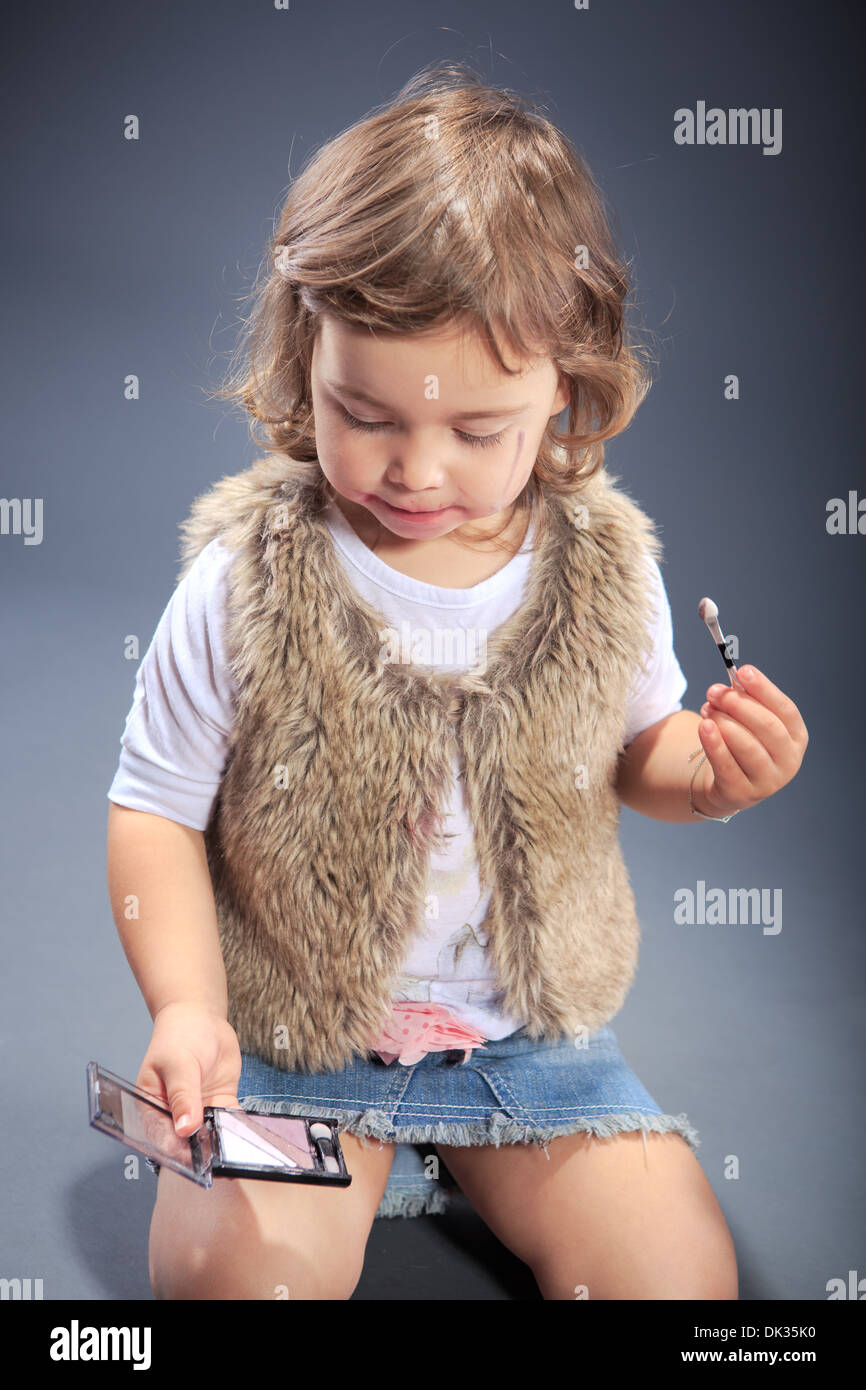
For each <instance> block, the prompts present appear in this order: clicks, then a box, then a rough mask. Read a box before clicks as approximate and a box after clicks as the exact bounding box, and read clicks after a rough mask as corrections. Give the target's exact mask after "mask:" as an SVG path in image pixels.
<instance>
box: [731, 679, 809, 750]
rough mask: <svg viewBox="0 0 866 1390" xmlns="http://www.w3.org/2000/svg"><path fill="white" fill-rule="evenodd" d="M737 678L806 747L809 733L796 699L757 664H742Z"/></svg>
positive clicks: (796, 740) (801, 746) (801, 745)
mask: <svg viewBox="0 0 866 1390" xmlns="http://www.w3.org/2000/svg"><path fill="white" fill-rule="evenodd" d="M737 680H739V681H741V682H742V684H743V685H744V686H745V688H746V691H747V693H748V694H749V695H751V696H753V698H754V699H756V700H760V702H761V704H762V705H766V707H767V709H770V710H772V711H773V713H774V714H775V715H776V716H777V717H778V718H779V719H781V721H782V723H783V724H784V726H785V728H786V729H787V730H788V733H789V734H790V735H791V738H792V739H793V740H794V742H795V743H796V744H797V746H798V747H800V748H805V746H806V744H807V743H808V742H809V734H808V730H807V729H806V725H805V724H804V722H803V716H802V715H801V713H800V711H799V710H798V708H797V706H796V705H795V704H794V701H793V700H792V699H791V698H790V697H789V696H788V695H786V694H785V692H784V691H783V690H780V689H779V687H778V686H777V685H774V684H773V682H772V681H771V680H769V679H768V678H767V677H766V676H765V675H764V673H763V672H762V671H759V670H758V668H757V667H756V666H741V667H740V668H739V670H738V671H737Z"/></svg>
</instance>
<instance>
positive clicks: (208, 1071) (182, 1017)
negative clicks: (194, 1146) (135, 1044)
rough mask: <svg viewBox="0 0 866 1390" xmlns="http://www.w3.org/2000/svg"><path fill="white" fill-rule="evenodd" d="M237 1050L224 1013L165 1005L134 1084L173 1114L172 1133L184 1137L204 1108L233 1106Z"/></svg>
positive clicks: (200, 1118) (238, 1060) (199, 1121)
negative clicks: (207, 1106) (173, 1131)
mask: <svg viewBox="0 0 866 1390" xmlns="http://www.w3.org/2000/svg"><path fill="white" fill-rule="evenodd" d="M240 1075H241V1049H240V1044H239V1043H238V1039H237V1034H236V1033H235V1030H234V1028H232V1026H231V1024H230V1023H229V1022H228V1021H227V1020H226V1019H225V1018H224V1017H223V1015H222V1014H220V1013H217V1012H215V1010H213V1009H211V1008H208V1006H207V1005H206V1004H198V1003H189V1004H186V1003H175V1004H166V1005H165V1007H164V1008H162V1009H160V1010H159V1012H158V1013H157V1015H156V1017H155V1018H154V1020H153V1035H152V1037H151V1040H150V1046H149V1047H148V1049H147V1052H146V1053H145V1057H144V1061H143V1062H142V1064H141V1070H140V1071H139V1073H138V1076H137V1078H136V1083H135V1084H136V1085H137V1086H138V1087H140V1088H141V1090H143V1091H148V1092H149V1093H150V1094H151V1095H154V1096H156V1097H157V1098H158V1099H160V1100H161V1101H162V1103H163V1105H165V1106H167V1108H168V1109H169V1110H170V1111H171V1113H172V1117H173V1119H174V1128H175V1133H176V1134H180V1135H182V1136H183V1137H184V1138H187V1137H188V1136H189V1135H190V1134H193V1133H195V1131H196V1130H197V1129H198V1128H199V1127H200V1126H201V1125H202V1124H203V1123H204V1109H203V1107H204V1106H205V1105H226V1106H231V1107H234V1108H237V1106H238V1104H239V1102H238V1096H237V1086H238V1082H239V1080H240Z"/></svg>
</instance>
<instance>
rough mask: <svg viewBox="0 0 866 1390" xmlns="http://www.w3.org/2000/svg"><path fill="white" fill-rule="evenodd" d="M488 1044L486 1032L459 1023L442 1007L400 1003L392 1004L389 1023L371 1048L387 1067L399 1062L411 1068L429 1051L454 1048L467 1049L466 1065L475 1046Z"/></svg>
mask: <svg viewBox="0 0 866 1390" xmlns="http://www.w3.org/2000/svg"><path fill="white" fill-rule="evenodd" d="M485 1041H486V1039H485V1037H484V1034H483V1033H479V1032H478V1029H477V1028H472V1027H470V1026H469V1025H468V1024H465V1023H459V1022H458V1021H457V1019H456V1018H455V1017H454V1015H453V1014H451V1013H449V1011H448V1009H446V1008H444V1006H443V1005H442V1004H413V1003H399V1004H394V1005H392V1009H391V1018H390V1020H389V1022H388V1023H387V1024H386V1025H385V1027H384V1029H383V1030H382V1032H381V1033H380V1034H379V1036H378V1037H376V1038H373V1039H371V1041H370V1047H371V1048H372V1050H373V1051H374V1052H375V1053H376V1055H377V1056H379V1057H381V1058H382V1061H383V1062H384V1063H385V1064H386V1065H388V1066H390V1064H391V1063H392V1062H393V1061H398V1062H400V1063H401V1064H402V1065H403V1066H404V1067H408V1066H411V1065H412V1064H413V1063H414V1062H420V1060H421V1058H422V1057H426V1055H427V1053H428V1052H447V1051H450V1050H451V1049H452V1048H462V1049H463V1060H464V1062H465V1061H467V1060H468V1058H469V1056H470V1054H471V1052H472V1049H473V1047H481V1048H483V1046H484V1043H485Z"/></svg>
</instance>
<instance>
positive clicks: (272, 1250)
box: [150, 1133, 395, 1299]
mask: <svg viewBox="0 0 866 1390" xmlns="http://www.w3.org/2000/svg"><path fill="white" fill-rule="evenodd" d="M340 1143H341V1145H342V1148H343V1153H344V1155H345V1159H346V1167H347V1168H348V1170H349V1172H350V1173H351V1175H352V1182H351V1184H350V1186H349V1187H337V1188H329V1187H318V1186H314V1185H313V1184H306V1183H297V1184H295V1183H284V1182H266V1181H262V1182H258V1181H253V1180H250V1179H247V1178H214V1182H213V1187H211V1188H203V1187H198V1186H196V1185H195V1184H194V1183H192V1182H190V1180H189V1179H188V1178H183V1177H181V1176H180V1174H179V1173H173V1172H172V1171H171V1169H170V1168H161V1169H160V1172H159V1180H158V1187H157V1197H156V1206H155V1208H154V1212H153V1219H152V1221H151V1227H150V1282H151V1286H152V1288H153V1292H154V1294H155V1296H156V1298H158V1299H163V1298H166V1299H212V1298H225V1299H241V1298H243V1299H286V1298H288V1299H347V1298H349V1297H350V1296H351V1294H352V1293H353V1291H354V1289H355V1288H356V1286H357V1283H358V1280H359V1279H360V1277H361V1271H362V1269H363V1267H364V1252H365V1249H366V1245H367V1237H368V1236H369V1234H370V1227H371V1226H372V1224H373V1218H374V1217H375V1215H376V1209H377V1207H378V1205H379V1202H380V1201H381V1199H382V1194H383V1193H384V1191H385V1186H386V1184H387V1182H388V1174H389V1173H390V1171H391V1164H392V1162H393V1159H394V1147H395V1146H394V1145H393V1144H382V1146H381V1148H380V1147H379V1143H378V1140H373V1139H371V1140H368V1144H369V1147H365V1146H364V1145H363V1144H362V1143H361V1141H360V1140H359V1139H356V1138H355V1136H354V1135H352V1134H347V1133H344V1134H341V1135H340Z"/></svg>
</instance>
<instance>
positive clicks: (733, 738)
mask: <svg viewBox="0 0 866 1390" xmlns="http://www.w3.org/2000/svg"><path fill="white" fill-rule="evenodd" d="M736 675H737V679H738V680H739V681H740V682H741V683H742V685H743V686H744V687H745V690H737V689H736V688H735V687H733V686H727V685H711V686H710V688H709V690H708V691H707V703H706V704H705V705H703V707H702V708H701V716H702V721H701V723H700V725H699V726H698V735H699V737H700V740H701V744H702V745H703V749H704V752H705V753H706V755H707V761H706V763H705V764H704V765H703V767H702V768H701V771H700V773H699V774H698V776H697V777H696V778H695V797H694V801H695V806H696V807H697V809H698V810H699V811H703V812H704V814H705V815H715V814H718V815H720V816H727V815H730V814H731V813H732V812H733V811H743V810H745V809H746V808H747V807H749V806H756V805H757V804H758V802H759V801H765V800H766V799H767V797H768V796H772V795H773V793H774V792H777V791H778V790H779V789H780V787H784V786H786V785H787V783H788V782H790V781H791V779H792V778H793V777H795V776H796V774H797V772H798V771H799V768H800V764H801V763H802V761H803V754H804V753H805V751H806V745H807V743H808V742H809V734H808V731H807V729H806V725H805V724H804V723H803V719H802V716H801V714H800V711H799V710H798V709H797V706H796V705H795V704H794V701H793V700H791V699H789V698H788V696H787V695H786V694H785V693H784V692H783V691H781V690H780V689H779V687H778V686H776V685H773V682H772V681H770V680H768V679H767V677H766V676H765V675H763V674H762V673H761V672H760V671H758V670H757V669H756V668H755V667H754V666H742V667H740V669H739V670H738V671H737V673H736ZM710 769H712V771H710ZM702 779H703V785H702V787H701V781H702ZM699 787H701V790H700V793H699V794H698V788H699ZM704 803H708V805H705V804H704Z"/></svg>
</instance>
